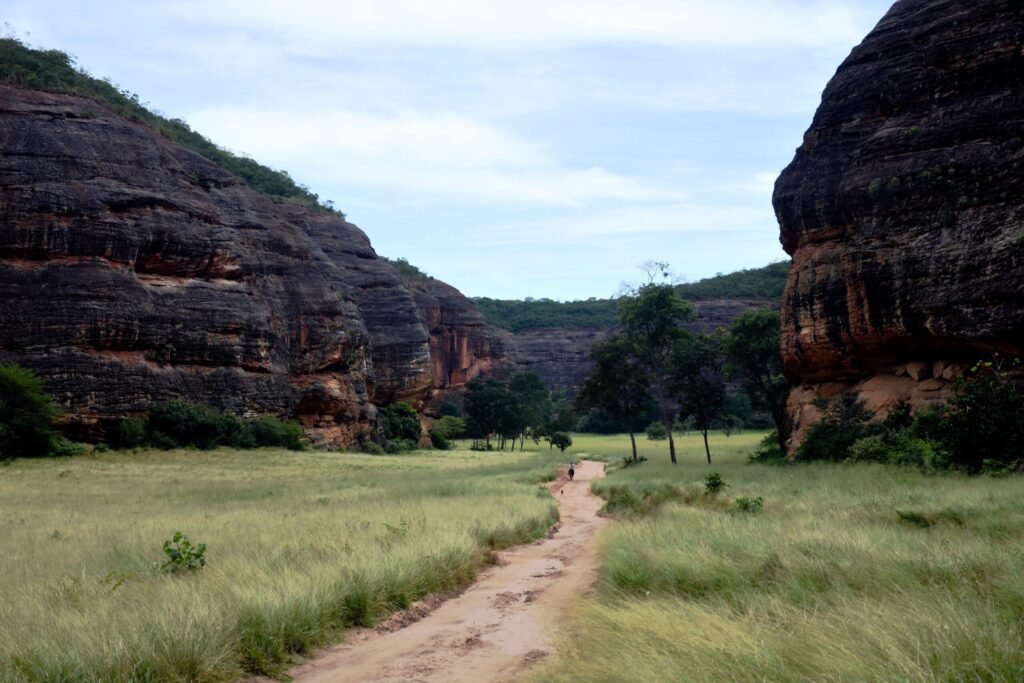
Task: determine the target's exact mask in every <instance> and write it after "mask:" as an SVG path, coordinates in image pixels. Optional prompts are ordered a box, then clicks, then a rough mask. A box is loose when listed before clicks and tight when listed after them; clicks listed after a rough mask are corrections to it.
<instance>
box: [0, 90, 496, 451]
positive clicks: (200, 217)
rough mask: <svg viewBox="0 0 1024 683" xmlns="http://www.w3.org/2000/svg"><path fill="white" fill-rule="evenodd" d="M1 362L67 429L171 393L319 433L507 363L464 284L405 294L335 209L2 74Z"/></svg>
mask: <svg viewBox="0 0 1024 683" xmlns="http://www.w3.org/2000/svg"><path fill="white" fill-rule="evenodd" d="M0 151H2V154H0V362H15V363H19V364H21V365H24V366H25V367H28V368H31V369H32V370H34V371H36V372H37V373H38V374H39V375H40V376H41V377H42V379H43V381H44V383H45V385H46V387H47V389H48V390H49V391H50V392H51V393H52V394H53V395H54V397H55V399H56V401H57V402H58V404H59V405H60V406H61V408H63V410H64V415H63V417H62V419H63V421H64V422H65V427H66V429H67V431H68V432H69V433H70V434H71V435H73V436H76V437H78V438H83V439H98V438H102V435H103V432H104V429H105V427H107V426H109V424H110V423H111V422H112V421H113V420H115V419H118V418H121V417H124V416H129V415H137V414H143V413H144V412H145V411H146V410H147V409H148V408H149V407H150V406H152V405H154V404H156V403H160V402H163V401H167V400H172V399H183V400H187V401H192V402H199V403H206V404H210V405H214V406H218V407H221V408H225V409H228V410H232V411H234V412H236V413H239V414H243V415H245V414H250V415H251V414H258V413H270V414H275V415H278V416H282V417H295V418H297V419H298V420H299V421H300V422H301V423H302V424H303V425H304V427H305V428H306V430H307V432H308V433H309V434H310V436H311V437H312V438H313V439H314V440H315V441H316V442H317V443H319V444H322V445H329V446H342V445H347V444H349V443H352V442H353V441H357V440H361V439H365V438H367V437H368V436H370V435H371V433H372V431H373V429H374V428H375V423H376V421H375V414H376V409H375V407H374V404H378V405H380V404H384V403H387V402H389V401H391V400H394V399H404V400H410V401H412V402H414V403H419V404H423V403H424V402H425V401H427V400H428V399H429V397H430V396H431V394H432V393H433V392H434V391H437V390H438V389H440V388H446V387H450V386H457V385H459V384H460V383H462V382H464V381H465V379H466V378H469V377H472V376H474V375H475V374H478V373H480V372H484V371H487V370H489V369H491V368H493V367H494V366H496V365H497V364H499V363H501V362H504V361H505V354H504V350H503V349H504V347H503V346H502V344H501V343H500V337H501V333H500V332H498V331H496V330H492V329H491V328H488V326H487V325H486V324H485V323H483V321H482V319H481V318H480V316H479V314H476V315H475V316H474V315H473V313H474V312H473V311H472V310H469V309H472V305H469V306H468V307H467V306H466V303H468V302H466V301H465V299H464V298H463V297H461V295H459V294H458V292H456V291H455V290H454V289H452V288H450V287H448V286H447V285H444V284H443V283H439V282H434V283H432V284H431V285H429V286H426V287H424V288H421V289H413V288H411V287H409V286H407V285H406V284H405V283H403V282H402V280H401V279H400V277H399V275H398V274H397V273H396V271H395V270H394V268H392V267H391V266H390V265H389V264H388V263H387V262H386V261H384V260H382V259H380V258H378V257H377V254H376V253H375V252H374V250H373V248H372V247H371V245H370V242H369V240H368V239H367V237H366V235H365V234H364V233H363V232H362V231H361V230H359V228H357V227H356V226H354V225H352V224H350V223H348V222H346V221H344V220H342V219H341V218H340V217H338V216H335V215H333V214H327V213H316V212H312V211H309V210H307V209H304V208H301V207H299V206H295V205H290V204H280V203H275V202H274V201H272V200H271V199H269V198H267V197H265V196H263V195H261V194H258V193H256V192H254V191H253V190H251V189H250V188H249V187H248V186H247V185H245V184H244V183H243V182H242V181H240V180H238V179H237V178H236V177H234V176H232V175H231V174H229V173H227V172H226V171H224V170H223V169H221V168H220V167H219V166H217V165H215V164H213V163H211V162H210V161H208V160H207V159H205V158H204V157H202V156H200V155H198V154H195V153H193V152H191V151H188V150H186V149H184V148H182V147H180V146H178V145H176V144H174V143H172V142H170V141H168V140H167V139H165V138H164V137H162V136H161V135H160V134H158V133H157V132H156V131H154V130H152V129H151V128H149V127H147V126H145V125H143V124H140V123H135V122H132V121H129V120H127V119H124V118H122V117H120V116H118V115H116V114H114V113H112V112H111V111H109V110H107V109H106V108H104V107H103V106H101V105H99V104H97V103H96V102H94V101H93V100H90V99H85V98H80V97H75V96H71V95H63V94H53V93H46V92H40V91H34V90H27V89H23V88H16V87H9V86H0Z"/></svg>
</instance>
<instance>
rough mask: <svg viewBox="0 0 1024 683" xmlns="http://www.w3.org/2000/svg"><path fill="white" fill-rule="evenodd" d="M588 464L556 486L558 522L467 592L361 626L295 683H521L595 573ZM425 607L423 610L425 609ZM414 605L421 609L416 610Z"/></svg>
mask: <svg viewBox="0 0 1024 683" xmlns="http://www.w3.org/2000/svg"><path fill="white" fill-rule="evenodd" d="M602 476H604V466H603V465H602V464H601V463H598V462H588V461H585V462H583V463H582V465H581V466H580V467H578V468H577V470H576V479H575V481H572V482H570V481H568V480H567V479H564V478H562V479H560V480H559V481H557V482H555V483H553V484H552V486H551V488H552V492H553V494H554V496H555V498H556V499H557V500H558V503H559V509H560V511H561V524H560V526H559V528H558V531H557V532H556V533H555V534H554V535H553V536H552V537H551V538H547V539H544V540H542V541H538V542H536V543H534V544H532V545H528V546H521V547H518V548H514V549H511V550H507V551H504V552H502V553H500V558H501V559H500V561H499V564H498V565H497V566H495V567H492V568H490V569H488V570H487V571H485V572H484V573H483V574H481V576H480V578H479V579H478V580H477V582H476V583H475V584H473V585H472V586H471V587H470V588H469V589H467V590H466V591H465V592H464V593H462V594H461V595H459V596H457V597H455V598H452V599H451V600H449V601H447V602H445V603H443V604H441V605H440V606H439V607H437V609H435V610H434V611H432V612H430V613H429V614H428V615H427V616H425V617H423V618H422V619H420V620H419V621H416V622H415V623H413V624H410V625H409V626H405V627H404V628H400V629H398V630H395V631H392V632H382V631H383V630H385V629H377V630H365V631H362V632H354V633H352V634H350V635H349V638H348V640H347V641H346V642H345V643H344V644H342V645H338V646H336V647H334V648H332V649H330V650H327V651H325V652H324V653H322V654H321V655H320V656H318V657H316V658H315V659H313V660H310V661H309V662H307V663H305V664H302V665H300V666H298V667H296V668H294V669H293V670H292V671H290V672H289V674H290V675H291V676H292V677H293V678H294V680H295V681H296V682H297V683H328V682H330V683H336V682H341V681H353V682H355V681H359V682H363V681H378V682H379V681H395V682H397V681H402V682H411V681H416V682H424V683H425V682H428V681H446V682H449V683H484V682H486V681H505V680H514V679H517V678H519V677H520V676H521V674H522V672H523V670H524V669H526V668H528V667H529V666H531V665H532V664H533V663H535V662H537V661H539V660H541V659H543V658H544V657H546V656H548V655H549V654H551V652H552V648H553V643H554V637H555V635H556V634H557V632H558V628H559V617H560V616H561V615H562V614H564V612H565V610H566V609H567V608H568V606H569V605H570V604H571V602H572V601H573V599H574V598H575V597H576V596H578V595H580V594H581V593H582V592H584V591H586V590H587V589H588V588H589V587H590V586H591V585H592V584H593V582H594V579H595V578H596V569H597V553H596V549H595V547H594V545H595V544H594V540H595V536H596V533H597V531H598V529H599V528H600V527H601V526H602V524H603V523H604V520H603V519H602V518H601V517H598V516H597V512H598V510H600V508H601V501H600V499H598V498H597V497H596V496H594V495H592V494H591V493H590V482H591V481H593V480H594V479H595V478H598V477H602ZM420 609H423V607H421V608H420ZM413 611H415V608H414V610H413Z"/></svg>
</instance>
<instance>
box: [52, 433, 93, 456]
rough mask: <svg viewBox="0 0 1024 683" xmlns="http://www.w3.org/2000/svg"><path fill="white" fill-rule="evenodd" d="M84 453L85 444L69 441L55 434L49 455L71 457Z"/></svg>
mask: <svg viewBox="0 0 1024 683" xmlns="http://www.w3.org/2000/svg"><path fill="white" fill-rule="evenodd" d="M83 453H85V446H84V445H83V444H80V443H75V442H74V441H69V440H68V439H65V438H64V437H63V436H57V437H55V438H54V439H53V442H52V443H51V445H50V455H55V456H57V457H68V458H70V457H73V456H76V455H82V454H83Z"/></svg>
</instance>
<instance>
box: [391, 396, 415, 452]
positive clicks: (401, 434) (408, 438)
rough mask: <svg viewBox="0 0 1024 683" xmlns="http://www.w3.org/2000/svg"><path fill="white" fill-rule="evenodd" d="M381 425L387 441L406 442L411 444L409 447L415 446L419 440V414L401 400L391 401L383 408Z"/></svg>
mask: <svg viewBox="0 0 1024 683" xmlns="http://www.w3.org/2000/svg"><path fill="white" fill-rule="evenodd" d="M381 426H382V427H383V429H384V436H385V438H387V440H388V441H390V442H394V443H402V442H406V443H408V444H411V447H415V446H416V444H417V443H418V442H419V440H420V434H422V428H421V427H420V416H419V414H418V413H417V412H416V409H415V408H413V407H412V406H411V405H409V404H408V403H403V402H401V401H399V402H398V403H392V404H391V405H389V406H388V407H387V408H385V409H384V412H383V415H382V416H381Z"/></svg>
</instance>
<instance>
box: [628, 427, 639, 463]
mask: <svg viewBox="0 0 1024 683" xmlns="http://www.w3.org/2000/svg"><path fill="white" fill-rule="evenodd" d="M629 442H630V443H631V444H633V462H640V458H638V457H637V455H636V435H634V434H633V430H632V428H631V429H630V430H629Z"/></svg>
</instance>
